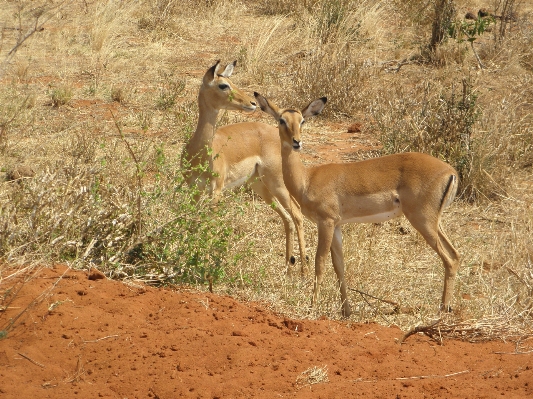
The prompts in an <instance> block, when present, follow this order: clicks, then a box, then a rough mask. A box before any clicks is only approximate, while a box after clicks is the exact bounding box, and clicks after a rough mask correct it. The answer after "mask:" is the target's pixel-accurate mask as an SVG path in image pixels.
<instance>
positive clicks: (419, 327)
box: [400, 319, 442, 344]
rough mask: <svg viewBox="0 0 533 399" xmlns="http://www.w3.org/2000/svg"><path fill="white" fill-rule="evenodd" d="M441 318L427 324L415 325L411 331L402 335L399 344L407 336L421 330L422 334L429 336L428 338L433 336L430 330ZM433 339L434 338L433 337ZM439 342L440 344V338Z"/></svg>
mask: <svg viewBox="0 0 533 399" xmlns="http://www.w3.org/2000/svg"><path fill="white" fill-rule="evenodd" d="M441 321H442V320H441V319H439V320H437V321H436V322H434V323H432V324H430V325H428V326H416V327H415V328H413V329H412V330H411V331H408V332H407V333H406V334H405V335H404V336H403V337H402V339H401V340H400V344H403V342H404V341H405V340H406V339H407V338H409V337H410V336H411V335H414V334H417V333H419V332H423V333H424V334H426V335H427V336H429V337H430V338H433V334H432V333H431V330H433V328H434V327H435V326H437V325H438V324H439V323H440V322H441ZM433 339H434V338H433ZM439 343H440V344H442V339H441V340H440V342H439Z"/></svg>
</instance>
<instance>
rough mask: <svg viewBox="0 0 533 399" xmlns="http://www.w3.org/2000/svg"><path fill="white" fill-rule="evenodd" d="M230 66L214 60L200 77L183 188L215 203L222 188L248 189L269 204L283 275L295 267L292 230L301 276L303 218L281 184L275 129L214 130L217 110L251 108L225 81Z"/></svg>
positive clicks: (261, 126) (244, 126) (240, 127)
mask: <svg viewBox="0 0 533 399" xmlns="http://www.w3.org/2000/svg"><path fill="white" fill-rule="evenodd" d="M235 64H236V61H235V62H233V63H232V64H229V65H227V66H226V68H225V69H223V68H222V66H221V65H220V61H217V62H216V64H215V65H213V66H212V67H211V68H209V69H208V70H207V72H206V73H205V75H204V77H203V81H202V85H201V87H200V91H199V94H198V107H199V111H200V113H199V117H198V125H197V127H196V131H195V132H194V134H193V135H192V136H191V138H190V139H189V141H188V142H187V144H186V145H185V148H184V150H183V154H182V167H184V168H185V169H188V168H190V170H189V172H188V173H187V174H186V179H187V183H188V184H189V185H193V184H196V185H197V186H198V187H199V188H200V189H201V190H208V192H209V193H210V194H211V195H212V196H213V201H214V202H217V201H218V200H219V198H220V195H221V191H222V189H227V188H233V187H238V186H241V185H243V184H245V183H248V184H250V186H251V187H252V189H253V190H254V191H255V192H256V193H257V194H258V195H259V196H260V197H261V198H263V200H264V201H265V202H266V203H267V204H272V205H273V208H274V210H275V211H276V212H277V213H278V214H279V215H280V217H281V219H282V220H283V225H284V227H285V238H286V240H285V260H286V267H287V272H289V270H290V269H289V266H290V264H294V263H295V258H294V256H293V249H294V247H293V239H294V228H295V227H296V232H297V234H298V242H299V246H300V256H301V261H302V269H301V272H302V274H303V273H305V269H306V264H307V261H306V254H305V239H304V231H303V216H302V214H301V211H300V209H299V206H298V204H296V203H293V202H292V200H291V198H290V195H289V192H288V191H287V189H286V188H285V184H284V183H283V176H282V172H281V155H280V152H279V147H280V145H281V144H280V140H279V134H278V130H277V129H276V128H275V127H273V126H269V125H266V124H264V123H259V122H243V123H236V124H232V125H227V126H224V127H221V128H219V129H217V130H216V131H215V125H216V120H217V116H218V113H219V111H220V110H221V109H227V110H242V111H247V112H253V111H254V110H255V109H256V102H255V100H254V99H253V98H251V97H249V96H247V95H246V94H245V93H243V92H242V91H241V90H240V89H239V88H237V87H236V86H235V85H234V84H233V82H231V80H230V79H229V78H230V76H231V74H232V73H233V69H234V67H235ZM202 165H208V166H209V168H210V171H205V170H203V169H202V168H201V166H202Z"/></svg>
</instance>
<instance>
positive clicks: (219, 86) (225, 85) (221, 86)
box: [218, 83, 229, 90]
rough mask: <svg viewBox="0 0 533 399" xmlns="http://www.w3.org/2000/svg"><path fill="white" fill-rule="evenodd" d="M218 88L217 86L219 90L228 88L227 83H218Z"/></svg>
mask: <svg viewBox="0 0 533 399" xmlns="http://www.w3.org/2000/svg"><path fill="white" fill-rule="evenodd" d="M218 88H219V89H220V90H226V89H228V88H229V85H227V84H225V83H222V84H219V85H218Z"/></svg>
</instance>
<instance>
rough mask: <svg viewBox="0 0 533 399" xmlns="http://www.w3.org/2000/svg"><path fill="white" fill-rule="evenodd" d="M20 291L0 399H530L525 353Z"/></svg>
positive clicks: (249, 309) (186, 306) (58, 273)
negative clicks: (355, 398) (183, 398)
mask: <svg viewBox="0 0 533 399" xmlns="http://www.w3.org/2000/svg"><path fill="white" fill-rule="evenodd" d="M9 285H12V284H9ZM20 287H22V288H21V290H20V291H19V292H18V294H17V295H16V297H15V300H14V301H13V302H12V303H10V304H9V307H8V308H7V309H5V308H4V309H3V311H2V312H0V323H1V328H2V329H3V330H7V331H8V334H7V337H6V338H4V339H3V340H1V341H0V397H1V398H3V399H11V398H16V399H21V398H54V399H56V398H117V399H118V398H120V399H125V398H128V399H132V398H159V399H168V398H180V397H186V398H209V399H215V398H347V397H363V396H366V397H368V398H423V397H424V398H425V397H427V398H436V397H443V398H495V397H502V396H505V397H510V398H525V397H533V353H527V354H516V353H514V352H515V346H514V345H513V344H512V343H504V342H487V343H483V344H479V343H478V344H471V343H467V342H460V341H445V342H444V345H438V344H437V343H436V342H435V341H433V340H431V339H429V338H428V337H426V336H424V335H414V336H411V337H409V338H408V339H407V340H406V341H405V342H404V343H403V344H401V345H400V344H399V343H398V338H401V337H402V335H403V332H402V331H400V330H399V329H395V328H385V327H382V326H379V325H376V324H355V323H348V322H338V321H332V320H327V319H323V320H316V321H311V320H290V319H287V318H284V317H282V316H279V315H276V314H274V313H272V312H271V311H269V310H268V307H267V306H265V305H262V304H259V303H240V302H238V301H237V300H235V299H233V298H230V297H227V296H223V295H216V294H211V293H208V292H207V293H206V292H190V291H183V290H172V289H158V288H152V287H145V286H141V285H127V284H124V283H122V282H118V281H111V280H108V279H106V278H102V279H94V280H93V279H89V275H88V273H87V272H82V271H74V270H71V269H67V268H65V267H64V266H56V267H55V268H53V269H50V268H45V269H42V270H41V271H39V272H38V274H37V275H36V277H34V278H32V279H30V280H29V281H27V282H26V283H24V284H23V285H22V284H21V283H19V284H17V285H16V286H15V289H18V288H20ZM2 288H3V291H4V290H5V289H6V288H7V284H6V285H4V287H2ZM8 294H9V293H6V292H3V295H4V305H5V303H6V299H7V298H8V297H9V295H8ZM24 310H25V311H24ZM19 315H20V317H18V316H19ZM17 317H18V318H17Z"/></svg>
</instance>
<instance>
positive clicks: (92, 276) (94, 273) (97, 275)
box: [88, 268, 105, 280]
mask: <svg viewBox="0 0 533 399" xmlns="http://www.w3.org/2000/svg"><path fill="white" fill-rule="evenodd" d="M88 278H89V280H102V279H104V278H105V274H104V273H102V272H101V271H100V270H98V269H95V268H92V269H91V270H90V271H89V276H88Z"/></svg>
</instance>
